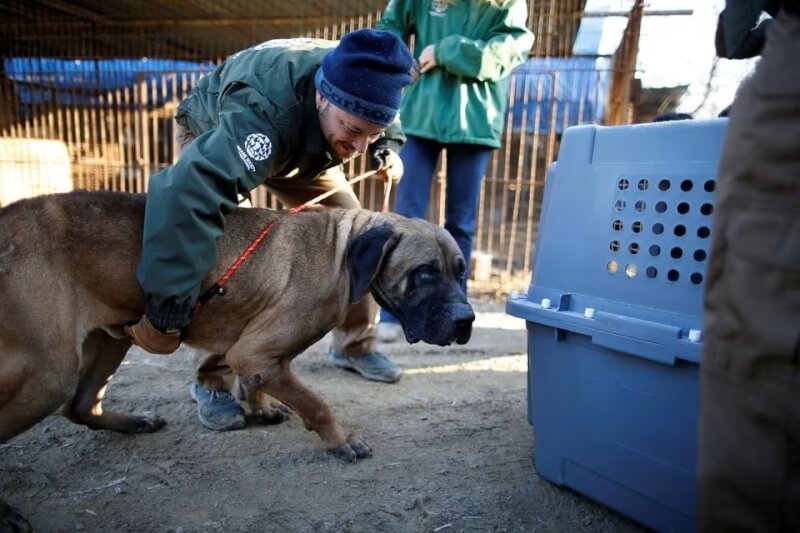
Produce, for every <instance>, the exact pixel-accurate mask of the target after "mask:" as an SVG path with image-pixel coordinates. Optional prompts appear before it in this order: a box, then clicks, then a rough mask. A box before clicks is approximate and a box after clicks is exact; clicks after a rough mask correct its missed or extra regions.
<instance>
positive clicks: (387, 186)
mask: <svg viewBox="0 0 800 533" xmlns="http://www.w3.org/2000/svg"><path fill="white" fill-rule="evenodd" d="M385 170H386V169H385V168H382V169H379V170H372V171H370V172H365V173H364V174H361V175H360V176H356V177H355V178H353V179H351V180H350V181H348V182H347V184H348V185H353V184H354V183H358V182H359V181H362V180H365V179H367V178H369V177H372V176H374V175H375V174H378V173H380V172H383V171H385ZM342 187H343V185H342V186H340V187H336V188H334V189H331V190H330V191H326V192H324V193H322V194H320V195H319V196H316V197H314V198H312V199H311V200H309V201H307V202H305V203H304V204H300V205H298V206H295V207H292V208H291V209H288V210H287V211H286V216H290V215H293V214H295V213H299V212H300V211H304V210H306V209H308V208H309V207H311V206H314V205H316V204H318V203H319V202H321V201H322V200H324V199H325V198H328V197H329V196H333V195H334V194H336V193H337V192H339V191H340V190H341V188H342ZM391 192H392V180H391V179H388V178H387V179H385V180H384V192H383V206H382V207H381V212H382V213H385V212H387V211H388V210H389V195H390V194H391ZM278 220H280V219H276V220H273V221H272V222H270V223H269V224H268V225H267V226H266V227H265V228H264V229H263V230H261V233H259V234H258V236H256V238H255V239H253V242H251V243H250V245H249V246H248V247H247V248H245V250H244V252H242V254H241V255H240V256H239V257H237V258H236V261H234V262H233V264H232V265H231V266H230V267H228V270H226V271H225V273H224V274H222V277H220V278H219V280H217V282H216V283H214V285H212V286H211V287H209V288H208V290H206V291H204V292H203V293H202V294H201V295H200V297H199V298H198V299H197V302H195V304H194V309H193V312H194V314H195V315H197V313H199V312H200V310H201V309H202V308H203V306H204V305H205V304H206V303H208V301H209V300H210V299H211V298H213V297H214V296H217V295H219V296H224V295H225V293H226V292H227V289H226V288H225V284H226V283H228V280H229V279H231V276H233V274H234V273H235V272H236V271H237V270H238V269H239V267H240V266H242V263H244V262H245V260H246V259H247V258H248V257H250V254H252V253H253V252H254V251H255V249H256V248H258V245H259V244H261V241H263V240H264V237H266V236H267V234H268V233H269V232H270V231H272V228H274V227H275V224H276V223H277V222H278Z"/></svg>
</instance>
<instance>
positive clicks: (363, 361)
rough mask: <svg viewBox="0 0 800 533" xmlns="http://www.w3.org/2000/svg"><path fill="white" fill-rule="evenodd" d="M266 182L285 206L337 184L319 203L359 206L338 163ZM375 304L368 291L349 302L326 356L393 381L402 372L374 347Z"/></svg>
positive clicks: (370, 375) (376, 378)
mask: <svg viewBox="0 0 800 533" xmlns="http://www.w3.org/2000/svg"><path fill="white" fill-rule="evenodd" d="M266 185H267V187H268V188H269V189H270V191H272V192H273V194H275V195H276V196H277V197H278V199H279V200H280V201H281V202H282V203H283V204H284V205H286V206H289V207H294V206H296V205H300V204H302V203H304V202H307V201H308V200H311V199H312V198H314V197H316V196H319V195H320V194H322V193H324V192H327V191H329V190H332V189H334V188H336V187H341V190H340V191H339V192H337V193H336V194H334V195H332V196H330V197H328V198H326V199H325V200H324V201H323V202H322V205H325V206H328V207H343V208H345V209H358V208H360V207H361V204H360V203H359V201H358V198H357V197H356V195H355V193H354V192H353V189H352V187H350V185H348V184H347V179H346V178H345V175H344V173H343V172H342V169H341V168H340V167H336V168H332V169H330V170H328V171H327V172H325V173H323V174H322V175H320V176H318V177H317V178H315V179H313V180H310V181H306V180H292V179H273V180H268V181H267V183H266ZM377 307H378V306H377V304H376V303H375V300H374V299H373V298H372V296H371V295H369V294H367V295H366V296H364V298H362V299H361V300H359V301H358V302H356V303H354V304H352V305H351V306H350V308H349V309H348V310H347V314H346V315H345V318H344V321H343V322H342V323H341V324H340V325H339V326H338V327H337V328H336V329H334V330H333V343H332V345H331V351H330V354H329V358H330V360H331V362H332V363H333V364H335V365H336V366H339V367H342V368H347V369H351V370H355V371H356V372H358V373H359V374H361V375H362V376H364V377H365V378H367V379H370V380H373V381H383V382H388V383H394V382H395V381H397V380H399V379H400V376H401V375H402V371H401V370H400V367H398V366H397V365H396V364H394V363H393V362H392V361H390V360H389V359H387V358H386V357H385V356H384V355H383V354H381V353H380V352H377V351H376V350H375V324H374V318H375V314H376V311H377Z"/></svg>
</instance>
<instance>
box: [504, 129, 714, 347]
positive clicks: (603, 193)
mask: <svg viewBox="0 0 800 533" xmlns="http://www.w3.org/2000/svg"><path fill="white" fill-rule="evenodd" d="M726 124H727V119H714V120H683V121H674V122H661V123H653V124H640V125H632V126H615V127H601V126H577V127H573V128H569V129H568V130H567V131H566V133H565V134H564V137H563V139H562V144H561V148H560V151H559V157H558V161H557V163H554V165H553V166H552V167H551V168H550V169H549V170H548V178H547V184H546V186H545V196H544V203H543V206H542V215H541V221H540V225H539V236H538V240H537V245H536V256H535V258H534V267H533V276H532V279H531V285H530V287H529V290H528V293H527V294H526V295H525V296H524V297H523V298H521V299H520V298H516V299H512V300H509V306H508V312H509V313H510V314H512V315H515V316H520V317H522V318H525V319H526V320H533V321H537V322H539V323H544V324H549V325H552V326H553V327H567V328H568V329H570V330H575V331H578V330H579V329H581V328H584V327H585V328H590V329H592V331H593V332H594V333H595V334H596V335H597V336H598V337H603V336H605V337H606V338H605V339H604V341H601V343H605V344H606V345H607V346H609V347H612V348H615V349H622V348H623V347H624V348H626V349H627V350H633V351H634V353H638V352H642V353H640V355H644V356H647V357H649V358H652V359H655V360H662V361H663V362H669V361H670V360H672V359H674V357H675V354H678V355H677V356H678V357H681V358H685V359H687V360H690V361H699V354H700V344H699V343H698V342H695V339H693V340H690V339H689V336H690V333H691V335H692V336H694V335H695V334H696V333H695V332H699V331H702V295H703V286H704V280H705V275H706V267H707V264H708V252H709V249H710V244H711V227H712V219H713V211H714V190H715V186H716V169H717V163H718V161H719V156H720V152H721V149H722V141H723V136H724V130H725V126H726ZM542 300H549V301H550V302H551V305H550V306H549V307H543V306H542V305H541V302H542ZM587 308H589V309H590V310H592V311H594V315H593V318H588V319H587V318H586V317H585V316H584V313H585V311H586V309H587ZM692 330H695V331H692ZM631 343H633V344H634V346H631ZM642 343H644V344H642ZM645 352H646V353H645Z"/></svg>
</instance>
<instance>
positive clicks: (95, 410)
mask: <svg viewBox="0 0 800 533" xmlns="http://www.w3.org/2000/svg"><path fill="white" fill-rule="evenodd" d="M130 346H131V343H130V341H129V340H127V339H114V338H113V337H111V336H110V335H108V333H106V332H104V331H102V330H95V331H93V332H91V333H90V334H89V335H88V336H87V337H86V340H85V341H84V343H83V357H82V365H81V375H80V381H79V382H78V387H77V390H76V391H75V396H74V397H73V398H72V400H71V401H70V402H69V403H67V404H65V405H64V406H63V407H62V408H61V414H63V415H64V416H66V417H67V418H69V419H70V420H72V421H73V422H75V423H77V424H84V425H86V426H88V427H89V428H91V429H110V430H112V431H119V432H121V433H150V432H153V431H156V430H158V429H161V428H162V427H164V425H165V424H166V421H164V420H163V419H162V418H160V417H158V416H154V415H148V414H145V415H134V414H129V413H116V412H113V411H104V410H103V405H102V401H103V394H104V393H105V390H106V385H108V382H109V381H111V378H112V377H113V376H114V372H115V371H116V370H117V368H118V367H119V365H120V363H121V362H122V360H123V359H124V358H125V354H126V353H127V352H128V349H129V348H130Z"/></svg>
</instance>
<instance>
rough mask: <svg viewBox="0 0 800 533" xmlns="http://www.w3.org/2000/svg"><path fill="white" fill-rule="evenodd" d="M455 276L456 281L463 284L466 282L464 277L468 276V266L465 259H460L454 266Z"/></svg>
mask: <svg viewBox="0 0 800 533" xmlns="http://www.w3.org/2000/svg"><path fill="white" fill-rule="evenodd" d="M453 275H454V276H455V277H456V280H457V281H458V282H459V283H461V282H462V281H464V276H466V275H467V265H466V263H465V262H464V260H463V259H459V260H458V261H456V263H455V264H454V265H453Z"/></svg>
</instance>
